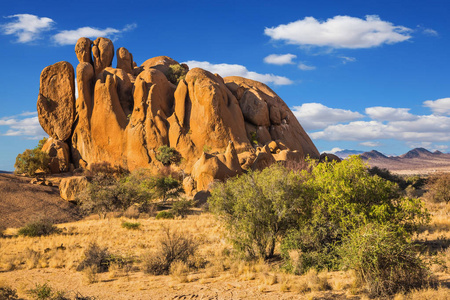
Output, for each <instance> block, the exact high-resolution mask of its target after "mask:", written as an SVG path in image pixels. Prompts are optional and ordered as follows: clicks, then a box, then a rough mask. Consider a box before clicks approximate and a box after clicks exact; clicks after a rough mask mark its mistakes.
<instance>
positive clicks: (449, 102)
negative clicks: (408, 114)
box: [423, 98, 450, 115]
mask: <svg viewBox="0 0 450 300" xmlns="http://www.w3.org/2000/svg"><path fill="white" fill-rule="evenodd" d="M423 105H424V106H426V107H429V108H430V109H431V111H432V112H433V113H435V114H438V115H450V98H442V99H438V100H434V101H433V100H427V101H425V102H424V103H423Z"/></svg>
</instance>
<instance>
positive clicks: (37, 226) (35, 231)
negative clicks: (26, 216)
mask: <svg viewBox="0 0 450 300" xmlns="http://www.w3.org/2000/svg"><path fill="white" fill-rule="evenodd" d="M60 231H61V230H60V229H59V228H58V227H56V226H55V225H53V222H52V221H51V220H49V219H46V218H41V219H38V220H36V221H33V222H30V223H28V224H27V225H25V226H24V227H22V228H20V229H19V231H18V232H17V233H18V234H19V235H23V236H30V237H36V236H43V235H50V234H52V233H58V232H60Z"/></svg>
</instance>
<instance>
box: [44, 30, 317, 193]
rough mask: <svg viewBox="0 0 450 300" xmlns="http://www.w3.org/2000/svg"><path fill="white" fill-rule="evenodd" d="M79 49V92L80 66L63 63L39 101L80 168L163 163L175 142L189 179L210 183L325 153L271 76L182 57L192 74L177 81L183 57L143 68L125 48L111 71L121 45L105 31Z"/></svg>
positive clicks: (48, 73)
mask: <svg viewBox="0 0 450 300" xmlns="http://www.w3.org/2000/svg"><path fill="white" fill-rule="evenodd" d="M75 52H76V56H77V58H78V60H79V64H78V66H77V68H76V82H77V89H78V98H77V99H75V96H74V95H75V76H74V70H73V67H72V66H71V65H70V64H69V63H68V62H58V63H56V64H54V65H51V66H49V67H47V68H45V69H44V70H43V72H42V74H41V81H40V83H41V85H40V92H39V98H38V104H37V106H38V115H39V121H40V123H41V125H42V127H43V129H44V130H45V131H46V132H47V133H48V134H49V135H50V136H51V137H52V138H53V143H55V141H58V143H59V144H58V145H59V146H58V147H59V148H58V149H60V148H64V146H61V145H62V144H64V145H66V146H67V147H68V148H69V149H70V158H69V159H70V163H71V164H73V165H74V167H75V168H80V167H81V168H89V166H90V165H91V164H93V163H99V162H108V163H110V164H111V165H112V166H117V167H121V168H124V169H128V170H133V169H136V168H153V169H157V168H159V167H162V164H161V163H160V162H159V161H158V160H157V159H156V154H157V152H158V149H159V147H161V146H163V145H168V146H170V147H172V148H174V149H176V150H177V151H178V152H179V154H180V155H181V157H182V158H183V160H182V163H181V165H180V166H179V168H181V169H182V170H183V171H184V173H185V174H190V175H191V176H190V178H192V180H191V181H189V182H190V183H189V185H190V186H192V185H194V186H196V189H197V190H202V189H206V188H207V187H208V185H209V184H210V183H211V182H212V181H213V180H215V179H220V180H223V179H225V178H227V177H231V176H235V175H237V174H241V173H242V172H244V171H245V170H249V169H261V168H264V167H266V166H268V165H270V164H272V163H274V162H275V161H287V160H296V161H300V160H303V159H304V158H305V157H306V156H310V157H312V158H317V159H318V158H319V156H320V155H319V152H318V151H317V149H316V147H315V146H314V144H313V143H312V141H311V139H310V138H309V137H308V135H307V134H306V132H305V131H304V130H303V128H302V127H301V125H300V124H299V122H298V120H297V118H296V117H295V116H294V114H293V113H292V112H291V110H290V109H289V108H288V106H287V105H286V104H285V103H284V102H283V100H281V98H280V97H278V95H276V94H275V93H274V92H273V91H272V90H271V89H270V88H269V87H267V86H266V85H265V84H263V83H260V82H257V81H254V80H250V79H246V78H242V77H236V76H232V77H225V78H222V77H220V75H218V74H212V73H210V72H208V71H206V70H203V69H200V68H194V69H192V70H188V66H186V65H185V64H182V65H181V67H182V68H184V70H186V71H188V72H187V74H186V76H185V78H184V79H182V80H179V83H178V84H177V85H174V84H173V83H172V82H170V81H169V80H168V78H167V76H168V72H169V70H170V68H171V66H173V65H179V63H178V62H177V61H175V60H173V59H172V58H170V57H167V56H158V57H154V58H151V59H149V60H147V61H145V62H144V63H143V64H142V65H141V66H139V67H138V66H137V64H136V63H135V62H134V61H133V55H132V54H131V53H130V52H129V51H128V50H127V49H125V48H123V47H121V48H119V49H118V50H117V53H116V55H117V67H116V68H112V67H111V64H112V60H113V57H114V45H113V43H112V42H111V41H110V40H109V39H106V38H97V39H96V40H95V41H93V42H92V41H90V40H89V39H87V38H80V39H79V40H78V42H77V44H76V46H75ZM55 145H56V144H55ZM55 147H56V146H55ZM55 147H53V148H55ZM60 156H61V155H59V156H58V157H60ZM58 167H59V170H60V171H63V170H67V169H68V167H66V166H65V165H64V164H63V166H60V165H58ZM55 169H56V166H55ZM192 182H193V183H194V184H192Z"/></svg>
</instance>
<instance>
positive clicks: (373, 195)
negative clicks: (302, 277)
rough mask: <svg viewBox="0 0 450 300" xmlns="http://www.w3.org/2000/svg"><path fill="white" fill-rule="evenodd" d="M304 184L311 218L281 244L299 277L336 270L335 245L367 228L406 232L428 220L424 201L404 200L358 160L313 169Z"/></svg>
mask: <svg viewBox="0 0 450 300" xmlns="http://www.w3.org/2000/svg"><path fill="white" fill-rule="evenodd" d="M300 184H301V189H302V196H303V197H304V198H305V203H306V204H305V205H304V206H303V207H302V209H304V210H305V209H306V210H307V213H305V216H307V218H300V219H299V220H298V225H297V227H296V228H292V229H291V230H290V232H289V234H288V235H287V237H286V238H285V239H284V240H283V242H282V245H281V248H282V251H283V257H284V258H285V259H286V261H287V263H286V265H287V268H288V269H290V270H291V271H294V272H297V273H303V272H305V271H307V270H308V269H309V268H311V267H314V268H316V269H318V270H321V269H336V268H337V267H338V266H339V263H338V262H339V256H338V254H337V253H336V246H338V245H339V244H340V243H341V242H342V238H343V237H345V236H346V235H348V234H349V232H351V231H353V230H355V229H357V228H359V227H361V226H364V225H366V224H369V223H378V224H391V226H392V227H393V228H396V230H397V231H399V232H403V233H405V234H406V233H412V232H415V231H416V230H417V229H418V227H419V225H421V224H424V223H426V222H428V221H429V214H428V213H427V212H426V210H425V209H424V207H423V203H422V202H421V201H420V200H419V199H411V198H405V197H402V194H401V193H400V191H399V189H398V188H397V186H396V185H395V184H394V183H392V182H390V181H386V180H384V179H382V178H381V177H379V176H372V175H370V173H369V172H368V171H367V166H366V165H365V164H364V163H363V162H362V160H361V159H360V158H359V157H352V158H349V159H348V160H344V161H342V162H340V163H337V162H325V163H320V164H317V165H315V166H312V167H311V168H310V171H309V172H308V171H303V172H302V182H301V183H300ZM293 251H294V252H297V253H296V255H292V254H293V253H292V252H293ZM291 257H296V258H297V259H296V260H295V261H293V260H292V259H291Z"/></svg>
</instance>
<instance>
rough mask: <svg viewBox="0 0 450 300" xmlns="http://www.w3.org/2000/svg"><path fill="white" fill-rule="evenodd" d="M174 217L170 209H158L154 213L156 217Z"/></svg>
mask: <svg viewBox="0 0 450 300" xmlns="http://www.w3.org/2000/svg"><path fill="white" fill-rule="evenodd" d="M173 218H175V216H174V215H173V213H171V212H170V211H166V210H163V211H160V212H159V213H157V214H156V219H157V220H159V219H173Z"/></svg>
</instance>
